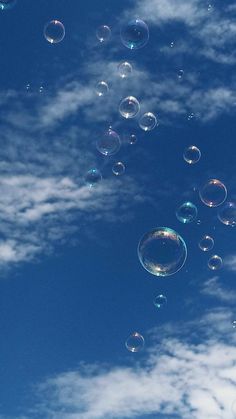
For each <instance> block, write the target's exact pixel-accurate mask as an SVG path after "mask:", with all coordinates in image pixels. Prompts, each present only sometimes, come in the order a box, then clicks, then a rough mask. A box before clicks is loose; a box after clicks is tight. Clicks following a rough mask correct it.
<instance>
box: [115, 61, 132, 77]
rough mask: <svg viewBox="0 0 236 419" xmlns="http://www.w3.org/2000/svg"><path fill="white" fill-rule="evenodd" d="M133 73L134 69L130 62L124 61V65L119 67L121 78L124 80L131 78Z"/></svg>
mask: <svg viewBox="0 0 236 419" xmlns="http://www.w3.org/2000/svg"><path fill="white" fill-rule="evenodd" d="M132 71H133V67H132V65H131V64H130V63H129V62H128V61H123V62H122V63H120V64H119V65H118V72H119V76H120V77H121V78H122V79H125V78H127V77H129V76H131V74H132Z"/></svg>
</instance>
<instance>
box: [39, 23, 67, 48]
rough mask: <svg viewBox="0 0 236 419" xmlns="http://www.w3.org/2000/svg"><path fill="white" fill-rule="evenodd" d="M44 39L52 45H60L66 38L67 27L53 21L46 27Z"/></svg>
mask: <svg viewBox="0 0 236 419" xmlns="http://www.w3.org/2000/svg"><path fill="white" fill-rule="evenodd" d="M44 37H45V38H46V40H47V41H48V42H49V43H50V44H58V43H59V42H61V41H62V40H63V39H64V37H65V27H64V25H63V23H61V22H60V21H59V20H56V19H55V20H51V21H50V22H48V23H47V24H46V25H45V27H44Z"/></svg>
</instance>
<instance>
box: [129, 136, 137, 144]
mask: <svg viewBox="0 0 236 419" xmlns="http://www.w3.org/2000/svg"><path fill="white" fill-rule="evenodd" d="M137 141H138V139H137V136H136V135H135V134H131V135H130V136H129V144H131V145H134V144H136V143H137Z"/></svg>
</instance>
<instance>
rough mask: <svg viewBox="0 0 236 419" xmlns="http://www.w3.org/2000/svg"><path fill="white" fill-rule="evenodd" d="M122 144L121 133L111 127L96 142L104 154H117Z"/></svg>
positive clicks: (98, 148)
mask: <svg viewBox="0 0 236 419" xmlns="http://www.w3.org/2000/svg"><path fill="white" fill-rule="evenodd" d="M120 145H121V142H120V137H119V135H118V134H117V132H115V131H113V130H112V129H110V128H109V129H108V130H107V131H105V132H104V134H103V135H101V137H99V139H98V140H97V143H96V146H97V150H98V151H99V152H100V153H101V154H103V155H104V156H111V155H113V154H116V153H117V152H118V151H119V149H120Z"/></svg>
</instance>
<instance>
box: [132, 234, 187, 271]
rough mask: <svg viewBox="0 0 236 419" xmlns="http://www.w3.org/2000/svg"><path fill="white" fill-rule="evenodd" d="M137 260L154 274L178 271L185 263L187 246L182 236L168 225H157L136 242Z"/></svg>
mask: <svg viewBox="0 0 236 419" xmlns="http://www.w3.org/2000/svg"><path fill="white" fill-rule="evenodd" d="M138 257H139V261H140V263H141V264H142V266H143V267H144V269H146V270H147V271H148V272H150V273H151V274H153V275H156V276H169V275H173V274H175V273H176V272H178V271H179V270H180V269H181V268H182V266H183V265H184V263H185V260H186V257H187V247H186V244H185V242H184V240H183V239H182V237H181V236H180V235H179V234H178V233H176V232H175V231H174V230H172V229H170V228H168V227H158V228H156V229H154V230H151V231H149V232H148V233H146V234H144V236H143V237H142V238H141V240H140V242H139V244H138Z"/></svg>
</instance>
